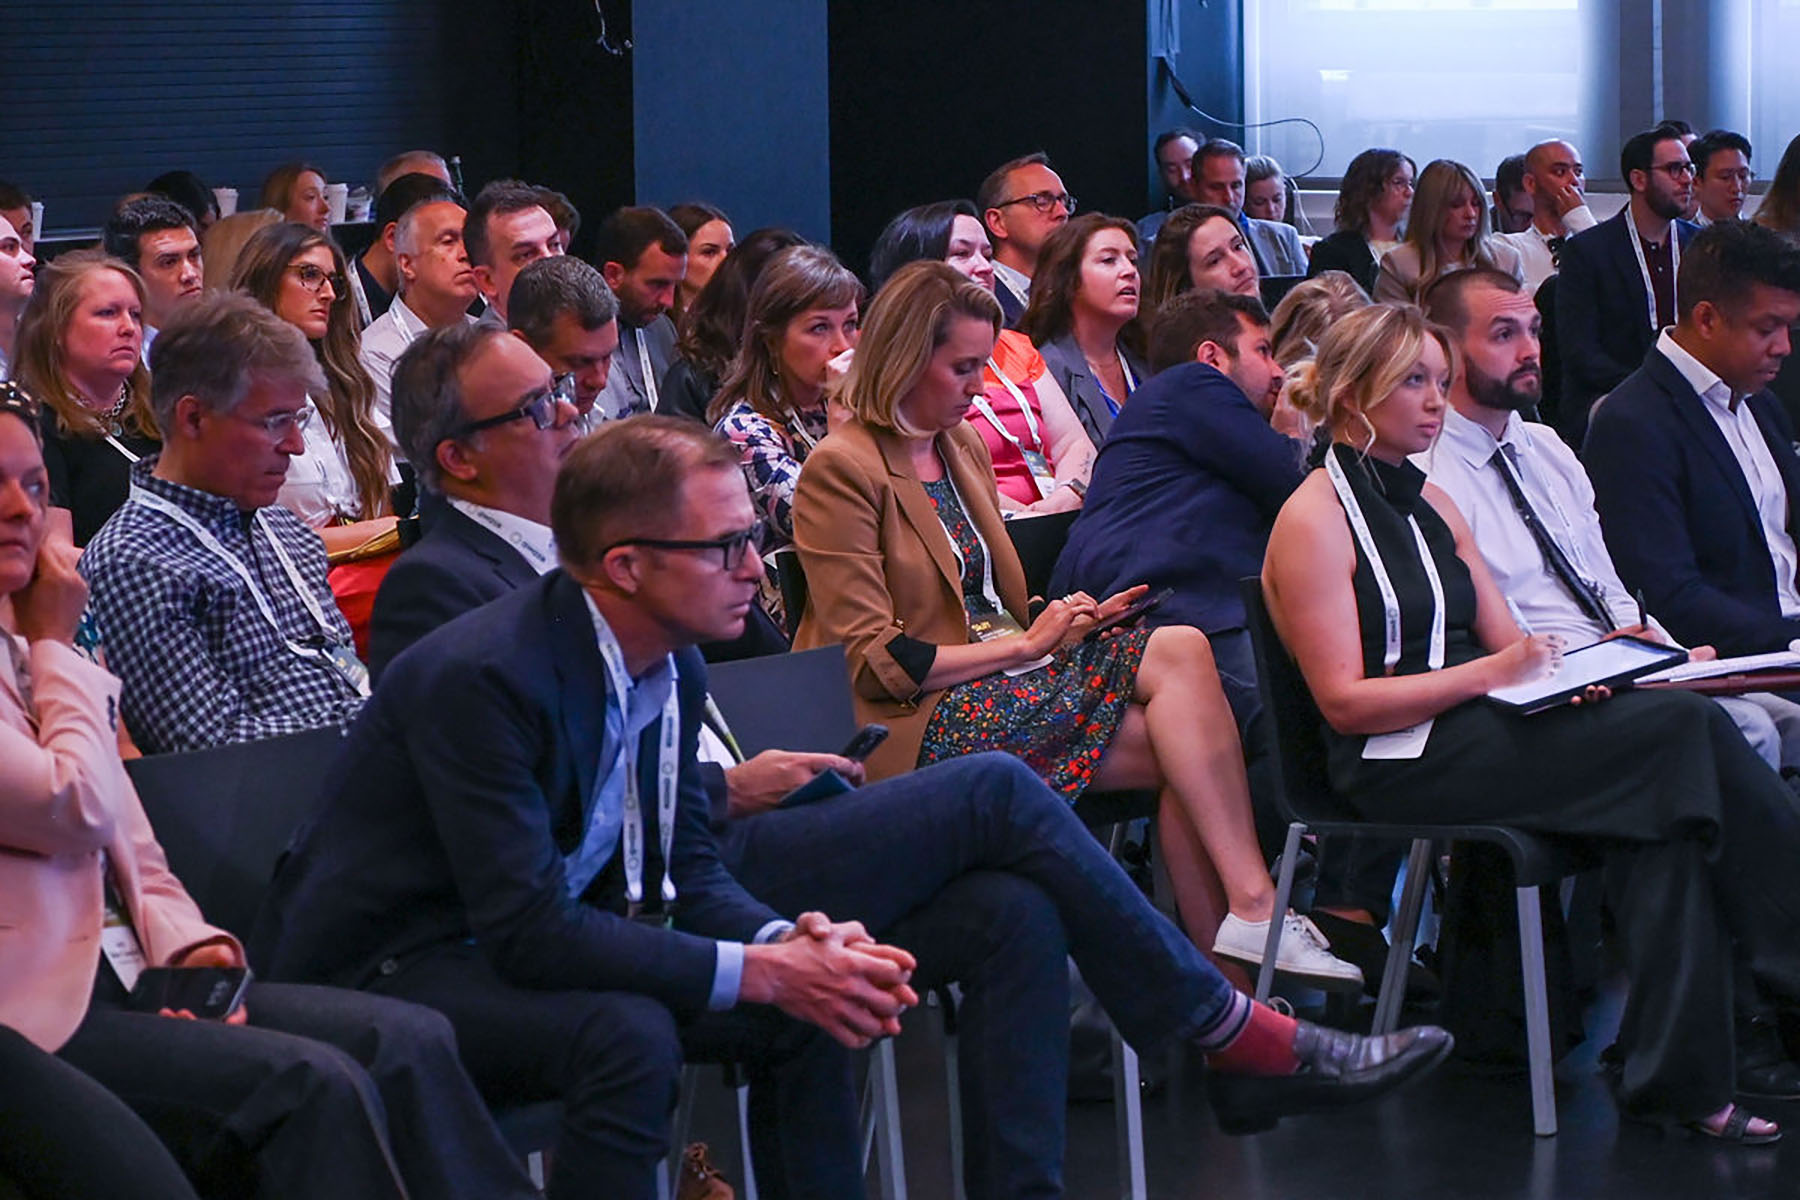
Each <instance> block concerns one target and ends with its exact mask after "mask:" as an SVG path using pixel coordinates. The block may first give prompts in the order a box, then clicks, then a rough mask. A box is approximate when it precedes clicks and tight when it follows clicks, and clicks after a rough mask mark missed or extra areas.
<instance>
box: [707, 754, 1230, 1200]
mask: <svg viewBox="0 0 1800 1200" xmlns="http://www.w3.org/2000/svg"><path fill="white" fill-rule="evenodd" d="M718 836H719V847H720V852H721V856H722V857H723V859H724V861H725V864H726V866H727V868H728V869H729V870H730V871H731V872H732V874H733V875H734V876H735V877H736V878H737V879H738V880H739V882H741V883H742V884H743V885H744V886H745V887H746V888H747V889H748V890H749V891H750V892H751V893H752V894H753V895H755V896H756V897H757V898H759V899H761V900H762V901H764V902H765V903H767V904H769V905H770V906H772V907H773V908H775V910H776V911H778V912H785V913H799V912H802V911H808V910H818V911H822V912H825V913H827V914H829V915H830V916H831V917H833V918H834V919H837V920H858V921H861V922H862V923H863V924H864V925H865V926H867V927H868V928H869V930H870V931H871V932H873V933H875V934H876V935H877V936H880V937H882V938H883V939H884V940H888V941H891V942H893V943H895V944H897V945H901V946H904V947H906V948H907V949H908V950H910V951H912V952H913V954H915V955H916V956H917V957H918V959H919V973H918V975H917V976H916V977H915V982H916V983H919V984H922V985H924V986H927V987H929V986H933V985H935V984H937V983H939V982H947V981H951V980H956V981H960V982H961V983H962V984H963V987H964V1002H963V1008H962V1013H961V1024H960V1047H959V1054H960V1059H959V1062H960V1066H961V1075H962V1083H963V1100H964V1113H965V1116H964V1126H965V1138H964V1144H965V1148H966V1153H965V1185H966V1188H967V1190H968V1193H969V1195H971V1196H1054V1195H1060V1194H1061V1171H1062V1168H1061V1162H1062V1151H1063V1119H1064V1111H1063V1110H1064V1106H1065V1103H1066V1100H1065V1096H1066V1091H1067V1088H1066V1075H1067V1071H1068V1044H1069V1038H1068V978H1067V970H1066V967H1065V966H1064V962H1063V960H1064V956H1065V954H1066V955H1068V956H1071V957H1073V958H1074V959H1075V962H1076V965H1078V966H1079V967H1080V968H1081V974H1082V977H1083V978H1084V979H1085V980H1086V981H1087V982H1088V985H1089V986H1090V987H1091V988H1092V989H1093V991H1094V994H1095V995H1096V996H1097V997H1098V998H1099V1000H1100V1002H1101V1004H1102V1005H1103V1006H1104V1007H1105V1008H1106V1011H1107V1013H1108V1014H1109V1015H1110V1016H1111V1017H1112V1019H1113V1022H1114V1024H1116V1025H1117V1026H1118V1028H1119V1031H1120V1033H1121V1034H1123V1035H1124V1037H1125V1039H1126V1040H1127V1041H1128V1042H1130V1043H1131V1044H1132V1045H1133V1046H1134V1047H1136V1048H1137V1049H1138V1050H1139V1051H1140V1052H1145V1053H1147V1052H1150V1051H1152V1050H1154V1049H1156V1048H1158V1047H1161V1046H1165V1045H1168V1044H1171V1043H1172V1042H1174V1041H1177V1040H1180V1039H1183V1038H1187V1037H1191V1036H1192V1035H1194V1034H1196V1033H1200V1032H1203V1031H1205V1030H1207V1029H1209V1028H1211V1027H1212V1026H1213V1025H1215V1024H1216V1023H1217V1022H1218V1020H1219V1019H1220V1018H1221V1017H1222V1016H1223V1015H1224V1012H1225V1009H1226V1006H1227V1005H1228V1004H1229V1002H1230V999H1231V995H1232V988H1231V985H1230V984H1229V983H1227V982H1226V980H1225V979H1224V977H1223V976H1221V975H1220V974H1219V973H1218V971H1216V970H1215V969H1214V968H1213V966H1212V964H1211V963H1210V962H1208V961H1207V960H1206V959H1205V958H1204V957H1203V956H1202V955H1201V954H1200V952H1199V951H1198V950H1197V949H1195V948H1194V945H1193V943H1191V942H1189V941H1188V940H1187V938H1186V937H1184V936H1183V935H1182V934H1181V932H1180V931H1179V930H1177V929H1176V928H1175V926H1174V925H1173V924H1171V923H1170V922H1169V921H1168V920H1167V919H1166V918H1165V917H1164V916H1163V915H1162V914H1161V913H1159V912H1157V911H1156V909H1155V908H1153V907H1152V906H1151V905H1150V903H1149V902H1148V901H1147V900H1145V899H1144V896H1143V894H1142V893H1141V892H1140V891H1138V889H1137V886H1136V885H1135V884H1133V883H1132V881H1131V880H1130V879H1129V878H1128V877H1127V876H1126V875H1125V873H1124V871H1123V870H1121V869H1120V868H1119V866H1118V864H1117V863H1115V862H1114V861H1113V860H1112V858H1111V857H1110V856H1109V855H1108V854H1107V853H1106V851H1105V849H1104V848H1103V847H1101V845H1100V844H1099V842H1097V841H1096V840H1095V838H1094V835H1093V834H1092V833H1091V832H1089V830H1088V829H1087V828H1086V827H1085V826H1084V825H1082V823H1081V822H1080V821H1079V820H1078V819H1076V817H1075V815H1074V813H1073V812H1072V811H1071V810H1070V808H1069V806H1068V804H1067V803H1066V802H1065V801H1063V800H1062V799H1061V798H1060V797H1059V796H1057V795H1056V794H1055V793H1053V792H1051V791H1050V789H1049V788H1047V787H1046V786H1045V785H1044V783H1043V781H1042V780H1040V779H1039V778H1038V777H1037V776H1036V775H1035V774H1033V773H1032V771H1031V770H1030V768H1028V767H1026V766H1025V765H1024V764H1023V763H1021V762H1019V761H1018V760H1017V759H1015V758H1013V757H1011V756H1010V755H1006V754H977V755H971V756H969V757H966V758H959V759H952V760H950V761H948V762H942V763H938V764H936V765H934V766H930V767H926V768H923V769H921V770H918V771H914V772H912V773H911V774H908V775H903V776H901V777H899V778H897V779H891V780H887V781H884V782H882V783H877V784H871V785H870V786H868V787H866V788H862V789H860V790H859V791H857V792H854V793H851V794H849V795H845V796H840V797H837V798H835V799H832V800H829V801H826V802H824V803H820V804H815V805H810V806H807V807H804V808H797V809H778V810H776V811H773V812H769V813H764V814H761V815H758V816H755V817H750V818H747V819H744V820H738V821H730V822H726V823H725V824H724V825H723V827H722V828H720V830H719V832H718Z"/></svg>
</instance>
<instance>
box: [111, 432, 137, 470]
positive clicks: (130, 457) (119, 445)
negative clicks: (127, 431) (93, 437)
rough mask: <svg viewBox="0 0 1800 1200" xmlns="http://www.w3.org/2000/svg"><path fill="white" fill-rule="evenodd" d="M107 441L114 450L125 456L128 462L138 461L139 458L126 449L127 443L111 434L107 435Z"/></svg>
mask: <svg viewBox="0 0 1800 1200" xmlns="http://www.w3.org/2000/svg"><path fill="white" fill-rule="evenodd" d="M106 440H107V442H108V443H109V444H110V445H111V446H112V448H113V449H114V450H117V451H118V452H119V453H120V454H122V455H124V456H125V461H126V462H128V463H134V462H136V461H137V460H138V456H137V455H135V454H133V453H132V452H131V451H129V450H127V449H126V448H125V443H124V442H121V441H120V440H119V439H118V438H116V437H114V436H113V435H112V434H110V433H109V434H107V435H106Z"/></svg>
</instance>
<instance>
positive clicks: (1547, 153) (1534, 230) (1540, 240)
mask: <svg viewBox="0 0 1800 1200" xmlns="http://www.w3.org/2000/svg"><path fill="white" fill-rule="evenodd" d="M1586 188H1587V180H1586V177H1585V175H1584V174H1583V171H1582V166H1581V152H1580V151H1579V150H1577V149H1575V147H1574V146H1572V145H1570V144H1569V143H1568V142H1565V141H1562V140H1561V139H1560V138H1552V139H1550V140H1549V141H1547V142H1539V143H1538V144H1537V145H1535V146H1533V147H1532V148H1531V149H1530V150H1528V151H1526V153H1525V194H1526V195H1528V196H1530V197H1531V225H1530V227H1529V228H1527V229H1525V230H1523V231H1521V232H1519V233H1502V234H1499V235H1497V236H1498V237H1499V238H1500V240H1501V241H1503V242H1505V243H1507V244H1508V245H1509V246H1511V247H1512V248H1513V249H1515V250H1517V251H1518V252H1519V258H1520V259H1521V260H1522V261H1523V262H1524V264H1525V293H1526V295H1528V296H1529V295H1536V294H1537V290H1538V286H1539V285H1540V284H1542V283H1543V282H1544V280H1546V279H1548V278H1550V276H1552V275H1554V274H1556V258H1557V255H1558V253H1559V252H1560V251H1561V250H1562V243H1563V240H1564V239H1565V238H1568V237H1571V236H1573V235H1575V234H1577V233H1580V232H1581V231H1582V230H1584V229H1592V228H1593V227H1594V225H1595V224H1596V221H1595V220H1594V214H1593V213H1592V212H1591V211H1590V210H1589V209H1588V206H1587V197H1586V195H1585V194H1584V192H1585V190H1586Z"/></svg>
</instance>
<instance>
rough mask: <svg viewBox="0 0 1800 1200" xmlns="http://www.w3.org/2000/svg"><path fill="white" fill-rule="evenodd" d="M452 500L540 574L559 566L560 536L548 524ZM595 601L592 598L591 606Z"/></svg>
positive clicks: (462, 512) (461, 510)
mask: <svg viewBox="0 0 1800 1200" xmlns="http://www.w3.org/2000/svg"><path fill="white" fill-rule="evenodd" d="M448 499H449V501H450V507H452V508H454V509H456V511H457V512H460V513H461V514H462V515H463V516H465V517H467V518H469V520H471V521H473V522H475V523H476V524H477V525H480V526H482V527H483V528H485V529H488V530H490V531H492V532H493V533H494V534H496V535H498V536H499V538H500V540H501V541H503V542H505V543H506V544H507V545H509V546H511V547H512V548H513V549H514V550H517V551H518V552H519V557H521V558H523V559H524V560H525V562H526V563H527V565H529V566H530V567H531V569H532V570H534V571H536V572H537V573H538V574H539V575H544V574H548V573H549V571H550V570H551V568H553V567H555V566H556V535H555V534H553V533H551V532H550V527H549V526H548V525H540V524H538V523H537V522H536V521H533V520H530V519H528V518H526V517H521V516H519V515H518V514H517V513H509V512H506V511H504V510H502V509H498V508H489V507H488V506H487V505H485V504H477V503H475V502H474V501H473V500H464V499H463V498H462V497H460V496H451V497H448ZM592 603H593V602H592V601H589V604H590V605H591V604H592Z"/></svg>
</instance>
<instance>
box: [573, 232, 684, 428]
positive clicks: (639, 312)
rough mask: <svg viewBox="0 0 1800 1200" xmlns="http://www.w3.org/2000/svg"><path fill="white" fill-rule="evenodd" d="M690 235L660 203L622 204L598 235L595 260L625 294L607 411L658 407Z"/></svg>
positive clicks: (604, 398) (604, 400) (618, 413)
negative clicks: (653, 205)
mask: <svg viewBox="0 0 1800 1200" xmlns="http://www.w3.org/2000/svg"><path fill="white" fill-rule="evenodd" d="M687 252H688V242H687V235H686V234H685V233H683V232H681V226H679V225H677V224H676V223H675V222H674V221H672V220H670V219H669V215H668V214H667V213H665V212H663V211H662V209H660V208H650V207H647V206H646V207H639V208H621V209H619V210H618V211H617V212H615V213H613V214H612V215H611V216H610V217H608V218H606V220H605V221H604V222H602V223H601V225H600V230H599V233H598V234H596V236H595V239H594V262H595V263H596V264H598V265H599V267H600V275H601V277H602V278H603V279H604V280H605V281H606V286H607V287H609V288H611V289H612V291H613V294H614V295H615V296H616V297H618V301H619V318H618V319H619V349H618V353H617V354H616V355H615V356H614V357H613V361H612V368H611V370H610V371H609V372H608V373H607V378H606V384H605V386H604V387H603V388H602V389H601V392H600V407H601V408H602V409H603V410H604V411H605V413H606V416H607V417H608V418H618V417H635V416H638V415H639V414H641V413H647V412H655V411H657V409H658V408H660V407H661V400H662V397H661V395H660V394H659V392H658V388H657V385H658V384H660V383H661V382H662V377H663V375H664V373H665V372H667V371H668V369H669V362H670V360H672V359H673V358H674V357H675V322H674V321H672V320H670V318H669V309H670V308H672V307H674V304H675V288H676V286H677V285H678V284H680V283H681V277H682V275H683V274H685V273H686V271H687Z"/></svg>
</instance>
